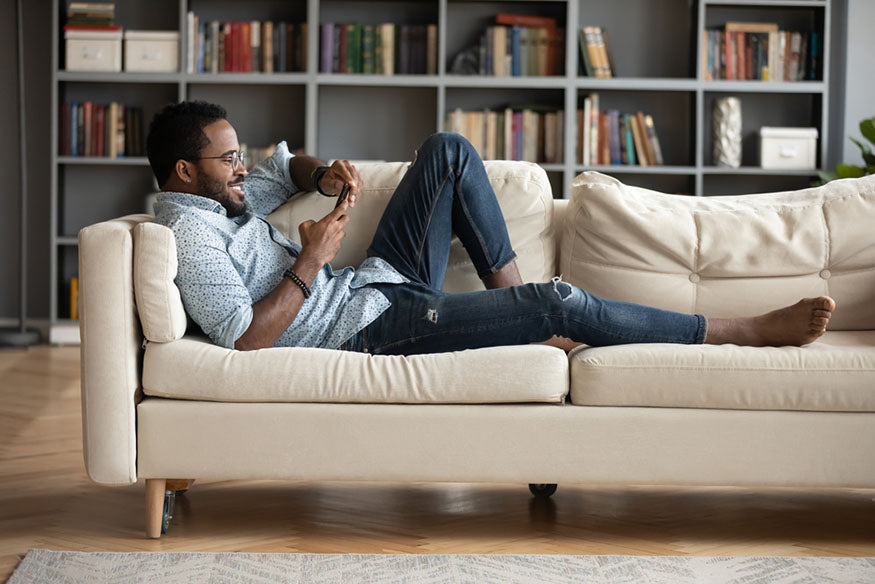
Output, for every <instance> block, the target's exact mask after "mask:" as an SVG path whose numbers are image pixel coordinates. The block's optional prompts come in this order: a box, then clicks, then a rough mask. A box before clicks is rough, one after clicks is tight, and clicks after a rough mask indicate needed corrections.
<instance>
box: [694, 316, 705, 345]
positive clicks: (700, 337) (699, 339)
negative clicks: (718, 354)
mask: <svg viewBox="0 0 875 584" xmlns="http://www.w3.org/2000/svg"><path fill="white" fill-rule="evenodd" d="M696 318H698V319H699V330H698V332H697V333H696V342H695V344H696V345H701V344H703V343H704V342H705V338H706V337H707V336H708V319H707V318H705V316H704V315H702V314H697V315H696Z"/></svg>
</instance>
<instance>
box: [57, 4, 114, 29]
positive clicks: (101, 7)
mask: <svg viewBox="0 0 875 584" xmlns="http://www.w3.org/2000/svg"><path fill="white" fill-rule="evenodd" d="M114 24H115V3H114V2H70V5H69V6H67V26H88V27H111V26H113V25H114Z"/></svg>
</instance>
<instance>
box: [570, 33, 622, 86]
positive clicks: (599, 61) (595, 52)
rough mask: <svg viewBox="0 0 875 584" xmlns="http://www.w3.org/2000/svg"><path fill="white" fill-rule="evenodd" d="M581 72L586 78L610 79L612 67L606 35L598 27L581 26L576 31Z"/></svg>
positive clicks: (612, 71)
mask: <svg viewBox="0 0 875 584" xmlns="http://www.w3.org/2000/svg"><path fill="white" fill-rule="evenodd" d="M577 40H578V45H579V48H580V60H581V63H583V70H582V71H581V72H582V73H584V74H585V75H587V76H588V77H598V78H605V79H608V78H611V77H613V76H614V67H613V65H612V64H611V57H610V54H609V52H608V34H607V33H606V32H605V29H603V28H602V27H600V26H582V27H580V30H579V31H577Z"/></svg>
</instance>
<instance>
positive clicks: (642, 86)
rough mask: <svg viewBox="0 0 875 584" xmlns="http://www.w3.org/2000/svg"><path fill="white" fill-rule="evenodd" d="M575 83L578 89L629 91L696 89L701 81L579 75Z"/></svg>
mask: <svg viewBox="0 0 875 584" xmlns="http://www.w3.org/2000/svg"><path fill="white" fill-rule="evenodd" d="M575 85H576V87H577V88H578V89H589V90H592V91H599V90H606V89H616V90H627V91H695V90H696V89H698V88H699V83H698V82H697V81H696V80H695V79H678V78H667V77H662V78H645V77H614V78H612V79H596V78H595V77H578V78H577V81H576V83H575Z"/></svg>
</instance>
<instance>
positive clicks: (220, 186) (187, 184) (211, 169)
mask: <svg viewBox="0 0 875 584" xmlns="http://www.w3.org/2000/svg"><path fill="white" fill-rule="evenodd" d="M226 116H227V112H226V111H225V109H224V108H223V107H221V106H219V105H214V104H211V103H207V102H204V101H184V102H182V103H177V104H172V105H168V106H167V107H165V108H164V109H163V110H161V111H160V112H158V113H157V114H156V115H155V117H154V118H153V120H152V123H151V125H150V126H149V136H148V137H147V138H146V155H147V156H148V157H149V164H151V165H152V172H153V173H154V174H155V178H156V179H157V180H158V184H159V185H160V187H161V190H164V191H177V192H184V193H191V194H194V195H200V196H202V197H207V198H208V199H213V200H214V201H217V202H219V203H220V204H221V205H222V206H223V207H225V210H226V211H227V212H228V216H229V217H236V216H238V215H241V214H242V213H243V212H244V211H245V206H244V204H243V189H242V186H243V179H244V178H245V177H246V174H247V173H246V168H245V166H244V165H243V164H242V163H240V164H238V161H239V158H238V156H239V150H240V145H239V143H238V142H237V133H236V132H235V131H234V128H233V126H231V124H230V123H228V120H226V119H225V118H226ZM235 166H236V167H235Z"/></svg>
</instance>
